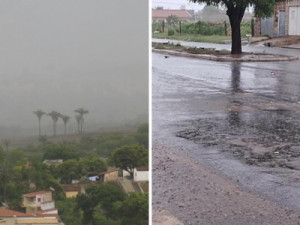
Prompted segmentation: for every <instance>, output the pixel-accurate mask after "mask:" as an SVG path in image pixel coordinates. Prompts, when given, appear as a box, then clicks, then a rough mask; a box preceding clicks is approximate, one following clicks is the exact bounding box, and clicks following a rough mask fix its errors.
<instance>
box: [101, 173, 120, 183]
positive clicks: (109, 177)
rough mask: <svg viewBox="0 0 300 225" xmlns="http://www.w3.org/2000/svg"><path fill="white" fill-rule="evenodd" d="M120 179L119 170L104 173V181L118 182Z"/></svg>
mask: <svg viewBox="0 0 300 225" xmlns="http://www.w3.org/2000/svg"><path fill="white" fill-rule="evenodd" d="M117 179H118V171H117V170H116V171H113V172H110V173H106V174H105V175H104V182H116V181H117Z"/></svg>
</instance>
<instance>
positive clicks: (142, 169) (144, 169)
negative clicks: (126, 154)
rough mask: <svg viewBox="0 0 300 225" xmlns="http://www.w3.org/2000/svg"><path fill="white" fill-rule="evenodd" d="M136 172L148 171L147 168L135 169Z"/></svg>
mask: <svg viewBox="0 0 300 225" xmlns="http://www.w3.org/2000/svg"><path fill="white" fill-rule="evenodd" d="M136 170H137V171H148V170H149V169H148V167H137V168H136Z"/></svg>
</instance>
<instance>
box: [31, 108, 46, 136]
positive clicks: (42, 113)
mask: <svg viewBox="0 0 300 225" xmlns="http://www.w3.org/2000/svg"><path fill="white" fill-rule="evenodd" d="M33 113H34V114H35V115H36V116H37V118H38V120H39V138H41V135H42V134H41V119H42V116H43V115H45V114H46V113H45V112H43V111H42V110H40V109H39V110H37V111H34V112H33Z"/></svg>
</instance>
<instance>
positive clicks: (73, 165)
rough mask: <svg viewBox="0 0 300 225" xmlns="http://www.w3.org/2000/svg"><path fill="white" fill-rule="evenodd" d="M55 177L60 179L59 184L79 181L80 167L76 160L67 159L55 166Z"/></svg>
mask: <svg viewBox="0 0 300 225" xmlns="http://www.w3.org/2000/svg"><path fill="white" fill-rule="evenodd" d="M56 171H57V174H56V176H57V177H58V178H60V179H61V183H63V184H70V183H71V182H72V180H77V179H80V177H81V174H82V173H81V167H80V164H79V162H78V161H77V160H76V159H69V160H67V161H64V162H63V163H62V164H60V165H59V166H57V169H56Z"/></svg>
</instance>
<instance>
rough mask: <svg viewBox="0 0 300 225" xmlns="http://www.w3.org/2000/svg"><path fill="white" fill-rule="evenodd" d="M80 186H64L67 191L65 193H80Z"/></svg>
mask: <svg viewBox="0 0 300 225" xmlns="http://www.w3.org/2000/svg"><path fill="white" fill-rule="evenodd" d="M80 189H81V188H80V186H78V185H77V186H76V185H65V186H64V190H65V192H68V191H78V192H80Z"/></svg>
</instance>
